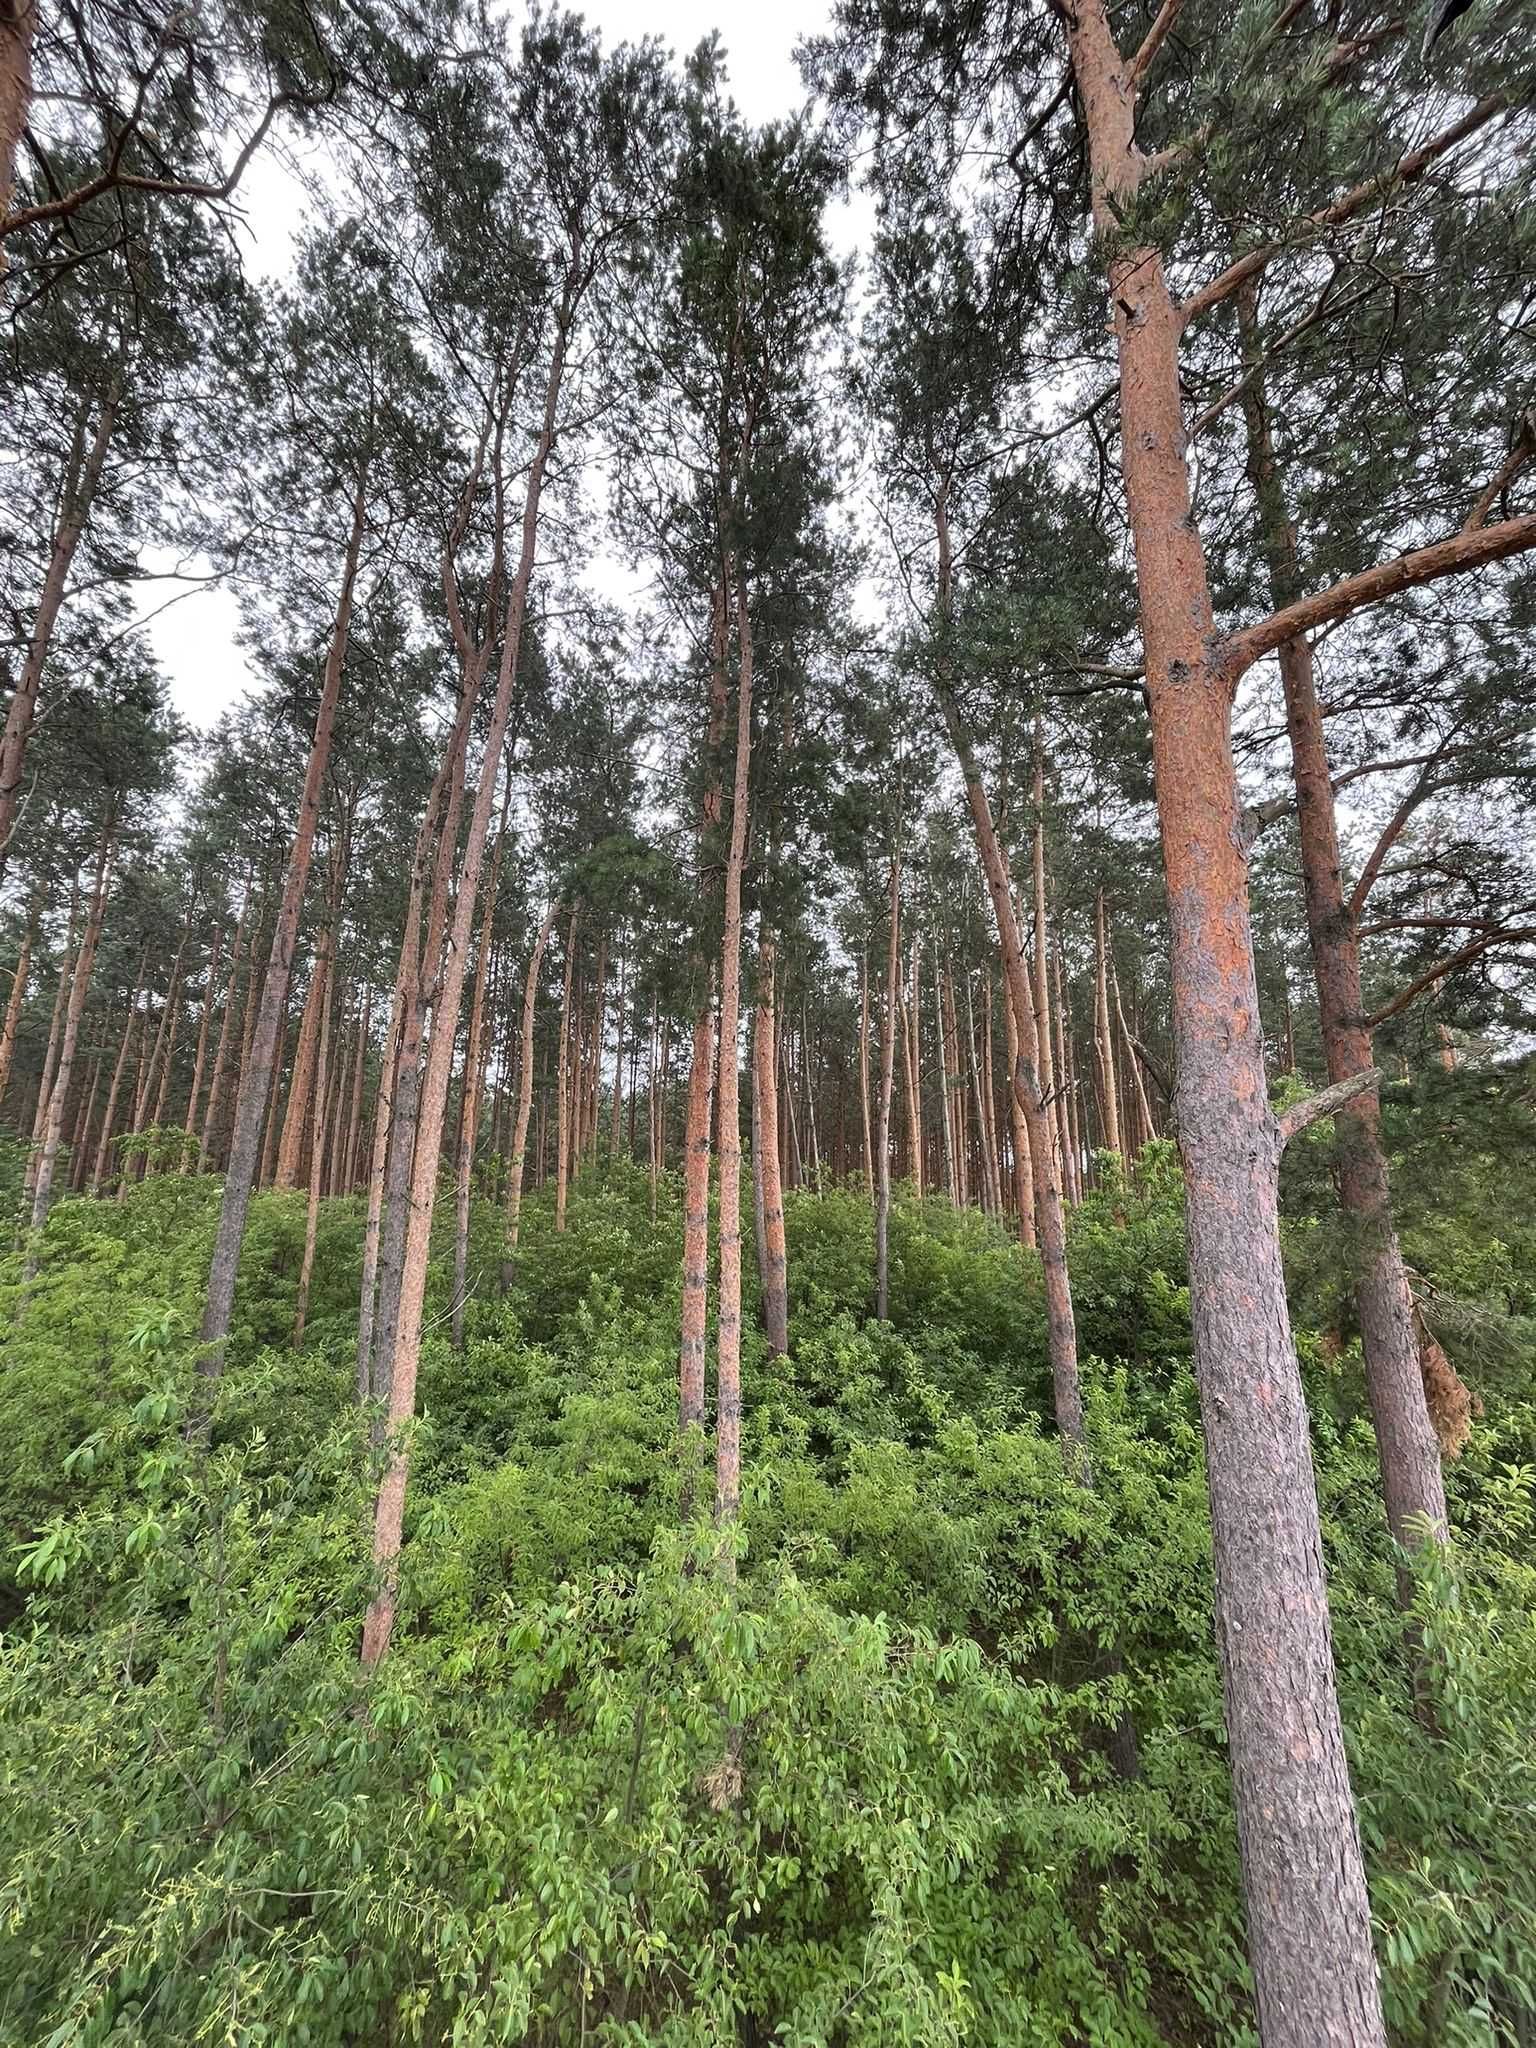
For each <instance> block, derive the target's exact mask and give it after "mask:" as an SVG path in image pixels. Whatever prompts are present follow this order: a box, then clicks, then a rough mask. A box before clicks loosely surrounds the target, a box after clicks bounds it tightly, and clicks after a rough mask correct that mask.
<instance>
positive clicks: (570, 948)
mask: <svg viewBox="0 0 1536 2048" xmlns="http://www.w3.org/2000/svg"><path fill="white" fill-rule="evenodd" d="M578 915H579V907H578V908H573V909H572V911H571V922H570V926H569V929H568V930H567V932H566V937H565V989H564V993H563V994H562V996H561V998H560V1043H559V1050H558V1052H557V1053H556V1055H555V1228H556V1230H564V1228H565V1203H566V1195H567V1192H568V1189H569V1185H570V1171H571V1151H572V1130H571V1126H572V1124H573V1122H574V1121H575V1120H576V1118H577V1117H579V1115H580V1103H579V1101H578V1102H577V1103H575V1104H574V1105H573V1103H572V1100H571V1098H572V1095H573V1094H576V1095H579V1092H580V1091H579V1090H578V1089H576V1088H574V1087H573V1084H572V1077H571V1061H570V1043H571V976H572V974H573V973H574V972H575V967H576V920H577V917H578ZM573 1111H574V1114H573Z"/></svg>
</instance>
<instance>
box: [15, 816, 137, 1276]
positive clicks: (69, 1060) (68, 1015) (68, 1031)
mask: <svg viewBox="0 0 1536 2048" xmlns="http://www.w3.org/2000/svg"><path fill="white" fill-rule="evenodd" d="M116 844H117V816H116V812H115V810H109V811H108V813H107V816H106V819H105V821H104V822H103V824H102V828H101V838H100V842H99V845H98V850H97V854H96V879H95V882H94V884H93V886H92V889H91V901H90V908H89V909H88V911H87V912H86V919H85V931H84V934H83V936H82V938H81V941H80V950H79V952H78V954H77V955H76V956H75V971H74V976H73V979H72V981H71V983H70V991H69V1007H68V1009H67V1010H66V1012H65V1016H64V1032H63V1037H62V1038H61V1040H60V1043H59V1059H58V1066H57V1067H56V1068H55V1070H54V1077H53V1088H52V1092H51V1093H50V1095H49V1097H48V1116H47V1120H46V1122H45V1123H44V1126H43V1141H42V1150H41V1152H40V1154H39V1156H38V1163H37V1177H36V1180H35V1182H34V1184H33V1189H32V1231H33V1244H32V1247H31V1250H30V1251H29V1253H28V1256H27V1264H26V1272H25V1277H26V1278H27V1279H29V1280H30V1279H31V1278H32V1276H33V1275H34V1274H35V1273H36V1271H37V1259H38V1246H37V1238H38V1235H39V1233H40V1232H41V1231H42V1228H43V1225H44V1224H45V1223H46V1222H47V1221H48V1211H49V1209H50V1208H51V1207H52V1204H53V1181H54V1174H55V1172H56V1171H57V1168H58V1159H59V1146H60V1143H61V1141H62V1139H63V1136H64V1113H65V1106H66V1098H67V1097H68V1095H69V1083H70V1077H71V1075H72V1074H73V1072H74V1065H75V1047H76V1046H77V1045H78V1043H79V1040H80V1019H81V1017H82V1016H83V1015H84V1014H85V999H86V997H87V995H88V994H89V993H90V987H91V970H92V968H93V967H94V966H95V964H96V947H97V945H98V943H99V942H100V939H101V923H102V918H103V916H104V914H105V912H106V907H107V877H108V875H109V874H110V873H111V868H112V853H113V849H114V847H115V846H116Z"/></svg>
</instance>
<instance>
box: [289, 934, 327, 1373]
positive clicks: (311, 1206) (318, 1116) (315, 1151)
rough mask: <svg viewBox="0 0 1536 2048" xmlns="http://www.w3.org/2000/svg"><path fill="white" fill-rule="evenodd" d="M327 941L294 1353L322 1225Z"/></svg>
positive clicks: (320, 966)
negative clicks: (321, 1192) (317, 1235)
mask: <svg viewBox="0 0 1536 2048" xmlns="http://www.w3.org/2000/svg"><path fill="white" fill-rule="evenodd" d="M325 939H326V945H325V951H324V953H323V954H322V955H321V957H320V959H319V960H318V961H317V962H316V965H315V971H316V973H317V974H318V975H319V976H320V978H321V982H322V986H323V990H324V993H323V994H322V996H321V998H320V1025H319V1038H318V1040H317V1043H316V1046H315V1085H314V1089H313V1091H312V1096H313V1105H314V1106H313V1110H312V1113H311V1116H310V1139H309V1199H308V1201H307V1202H306V1204H305V1208H304V1256H303V1259H302V1261H301V1262H300V1265H299V1297H298V1301H297V1303H296V1304H295V1307H294V1312H293V1347H294V1349H295V1350H297V1349H298V1347H299V1346H300V1344H302V1343H303V1341H304V1325H305V1322H306V1321H307V1320H308V1317H309V1289H310V1283H311V1281H312V1280H313V1278H314V1273H315V1236H316V1233H317V1230H318V1228H319V1223H320V1181H321V1177H322V1175H323V1174H324V1172H325V1100H326V1089H327V1084H328V1081H329V1078H330V1075H329V1069H328V1061H329V1058H330V1046H331V1009H332V1002H333V998H334V995H335V975H334V972H333V965H332V958H331V949H332V945H333V943H334V941H333V935H332V933H331V932H330V931H329V930H327V932H326V934H325Z"/></svg>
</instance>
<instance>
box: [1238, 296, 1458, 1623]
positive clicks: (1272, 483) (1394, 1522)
mask: <svg viewBox="0 0 1536 2048" xmlns="http://www.w3.org/2000/svg"><path fill="white" fill-rule="evenodd" d="M1238 319H1239V324H1240V327H1241V330H1242V334H1243V344H1244V355H1245V358H1246V360H1247V363H1248V366H1249V385H1248V389H1247V390H1246V392H1245V394H1244V401H1243V405H1244V412H1245V414H1246V416H1247V422H1248V474H1249V477H1250V479H1251V481H1252V483H1253V488H1254V493H1255V496H1256V498H1257V500H1258V506H1259V518H1260V522H1261V525H1262V528H1263V543H1264V549H1265V553H1266V555H1267V557H1268V561H1269V581H1270V590H1271V594H1272V596H1273V600H1274V604H1275V607H1276V609H1277V610H1278V609H1280V608H1282V607H1284V606H1285V605H1287V604H1290V603H1292V602H1294V600H1295V599H1296V598H1298V597H1300V596H1301V595H1302V588H1301V575H1300V569H1299V566H1298V563H1297V558H1296V528H1295V525H1294V522H1293V521H1292V520H1291V518H1290V516H1289V514H1288V512H1287V509H1286V505H1285V500H1284V495H1283V489H1282V484H1281V478H1280V472H1279V468H1278V465H1277V464H1276V461H1275V453H1274V446H1273V443H1272V441H1271V438H1270V431H1269V418H1268V413H1267V411H1266V407H1265V397H1264V383H1263V367H1262V366H1263V343H1262V339H1261V337H1260V333H1259V326H1258V306H1257V294H1256V292H1255V291H1254V289H1253V288H1252V287H1249V288H1248V289H1247V290H1245V291H1243V292H1241V293H1239V295H1238ZM1279 658H1280V679H1281V684H1282V686H1283V688H1284V691H1285V718H1286V727H1287V730H1288V732H1289V734H1290V742H1291V762H1292V767H1293V770H1294V774H1295V779H1296V820H1297V827H1298V839H1299V843H1300V847H1301V879H1302V890H1303V894H1304V897H1305V900H1306V909H1307V937H1308V939H1309V941H1310V943H1311V948H1312V965H1313V970H1314V973H1315V975H1316V978H1317V999H1318V1018H1319V1022H1320V1024H1321V1026H1322V1035H1323V1052H1324V1056H1325V1057H1326V1059H1327V1062H1328V1079H1329V1080H1330V1081H1347V1080H1350V1079H1352V1078H1353V1076H1355V1075H1356V1074H1363V1073H1365V1072H1367V1071H1368V1070H1369V1068H1370V1067H1371V1066H1372V1064H1373V1053H1372V1047H1371V1034H1370V1032H1369V1030H1368V1029H1367V1028H1366V1025H1365V1022H1364V1017H1365V1002H1364V998H1363V996H1362V993H1361V987H1360V939H1359V921H1358V906H1357V905H1356V904H1354V903H1352V902H1351V901H1349V900H1348V898H1347V897H1346V895H1345V892H1344V881H1343V864H1342V859H1341V856H1340V851H1339V833H1338V817H1337V813H1336V810H1335V805H1334V795H1333V771H1332V767H1331V764H1330V763H1329V759H1328V746H1327V740H1326V737H1325V734H1324V729H1323V712H1322V706H1321V705H1320V703H1319V702H1318V695H1317V683H1316V677H1315V674H1314V671H1313V664H1312V649H1311V646H1310V644H1309V643H1308V641H1307V640H1306V638H1305V636H1303V635H1298V636H1297V637H1296V638H1295V639H1293V640H1287V641H1286V642H1285V643H1284V644H1283V645H1282V646H1281V648H1280V650H1279ZM1334 1132H1335V1146H1336V1156H1337V1160H1338V1185H1339V1199H1340V1201H1341V1202H1342V1203H1343V1206H1344V1213H1345V1216H1346V1218H1347V1219H1348V1222H1349V1236H1350V1248H1351V1251H1352V1254H1353V1262H1354V1280H1355V1306H1356V1310H1357V1312H1358V1314H1359V1317H1360V1340H1361V1348H1362V1350H1363V1352H1364V1354H1365V1384H1366V1392H1367V1395H1368V1397H1369V1400H1370V1406H1371V1417H1372V1420H1373V1422H1374V1423H1375V1427H1376V1443H1377V1448H1378V1452H1379V1455H1380V1459H1381V1478H1382V1491H1383V1494H1384V1496H1385V1500H1386V1510H1387V1523H1388V1526H1389V1527H1390V1529H1391V1531H1392V1534H1393V1536H1394V1537H1395V1538H1396V1539H1397V1541H1398V1542H1399V1543H1400V1544H1402V1545H1403V1546H1404V1547H1405V1548H1407V1549H1410V1550H1412V1549H1414V1548H1416V1547H1417V1546H1418V1545H1419V1544H1420V1543H1422V1542H1423V1541H1424V1540H1425V1538H1426V1537H1431V1538H1433V1539H1434V1540H1435V1541H1437V1542H1439V1543H1444V1542H1445V1541H1446V1540H1447V1537H1448V1533H1449V1526H1448V1522H1447V1518H1446V1506H1445V1482H1444V1479H1443V1476H1442V1473H1441V1467H1440V1446H1439V1443H1438V1441H1437V1438H1436V1433H1435V1426H1434V1423H1433V1421H1432V1420H1431V1416H1430V1410H1429V1404H1428V1401H1427V1400H1426V1396H1425V1387H1424V1378H1423V1373H1422V1368H1421V1356H1420V1347H1419V1335H1418V1325H1417V1323H1416V1321H1415V1318H1414V1309H1413V1295H1412V1292H1411V1290H1410V1288H1409V1285H1408V1275H1407V1271H1406V1270H1405V1268H1404V1265H1403V1255H1402V1251H1401V1249H1400V1248H1399V1245H1398V1240H1397V1230H1396V1226H1395V1224H1394V1222H1393V1218H1392V1197H1391V1188H1390V1182H1389V1177H1388V1168H1387V1155H1386V1148H1385V1146H1384V1145H1383V1143H1382V1136H1381V1101H1380V1098H1379V1096H1378V1095H1377V1092H1376V1090H1375V1089H1374V1088H1372V1089H1370V1090H1369V1091H1367V1092H1366V1093H1364V1094H1361V1095H1357V1096H1355V1097H1354V1099H1353V1100H1352V1101H1350V1102H1349V1103H1347V1104H1345V1105H1344V1106H1343V1107H1342V1108H1341V1109H1340V1110H1339V1112H1338V1114H1337V1115H1336V1117H1335V1118H1334ZM1447 1369H1449V1368H1447ZM1452 1377H1453V1379H1454V1375H1452ZM1456 1384H1457V1386H1458V1387H1459V1382H1457V1383H1456ZM1462 1398H1463V1402H1465V1403H1466V1404H1467V1405H1470V1403H1469V1402H1468V1401H1467V1397H1466V1395H1465V1392H1464V1390H1462ZM1399 1590H1400V1592H1401V1594H1402V1597H1403V1598H1404V1599H1405V1600H1408V1599H1411V1598H1412V1597H1413V1591H1414V1587H1413V1580H1412V1576H1411V1574H1404V1573H1400V1574H1399Z"/></svg>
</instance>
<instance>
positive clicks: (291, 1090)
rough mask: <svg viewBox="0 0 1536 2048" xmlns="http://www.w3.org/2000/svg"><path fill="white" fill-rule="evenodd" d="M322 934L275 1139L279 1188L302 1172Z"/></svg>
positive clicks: (322, 1000)
mask: <svg viewBox="0 0 1536 2048" xmlns="http://www.w3.org/2000/svg"><path fill="white" fill-rule="evenodd" d="M324 936H325V935H324V934H321V935H320V938H319V940H318V941H317V944H316V948H315V957H314V960H313V961H312V963H311V966H310V975H309V987H308V989H307V990H306V992H305V996H304V1007H303V1009H302V1010H301V1011H300V1013H299V1036H298V1042H297V1044H296V1045H295V1046H294V1050H293V1073H292V1075H291V1076H290V1077H289V1082H288V1101H287V1105H286V1107H285V1109H284V1112H283V1119H282V1125H281V1135H280V1137H279V1138H278V1141H277V1166H276V1169H275V1170H274V1172H273V1176H272V1184H273V1186H274V1187H279V1188H296V1187H297V1186H298V1184H299V1181H300V1178H301V1177H302V1173H303V1167H304V1143H305V1139H306V1137H307V1136H308V1133H309V1128H310V1123H311V1117H310V1095H311V1093H312V1091H313V1089H314V1086H315V1055H316V1051H317V1049H318V1047H319V1043H320V1013H321V1011H322V1010H323V1009H324V1008H325V1004H326V1000H327V992H326V987H325V981H324V977H323V976H322V974H321V972H320V959H321V946H322V944H323V942H324Z"/></svg>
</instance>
